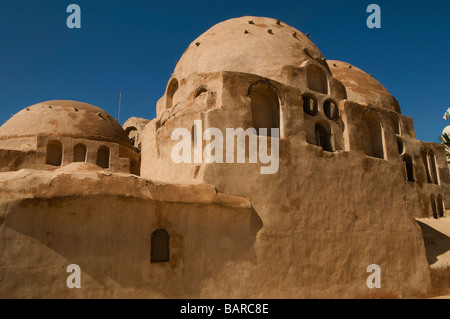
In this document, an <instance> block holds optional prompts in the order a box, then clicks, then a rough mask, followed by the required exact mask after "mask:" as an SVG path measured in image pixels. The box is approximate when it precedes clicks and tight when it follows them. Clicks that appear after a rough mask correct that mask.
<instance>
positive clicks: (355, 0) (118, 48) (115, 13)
mask: <svg viewBox="0 0 450 319" xmlns="http://www.w3.org/2000/svg"><path fill="white" fill-rule="evenodd" d="M71 3H75V4H78V5H79V6H80V7H81V26H82V28H81V29H69V28H67V26H66V19H67V17H68V16H69V13H66V8H67V6H68V5H69V4H71ZM371 3H375V4H378V5H379V6H380V7H381V29H369V28H367V26H366V19H367V17H368V15H369V13H366V8H367V6H368V5H369V4H371ZM244 15H255V16H266V17H272V18H276V19H281V20H282V21H283V22H285V23H287V24H289V25H291V26H293V27H295V28H297V29H299V30H300V31H302V32H304V33H307V32H308V33H310V39H311V40H312V41H313V42H314V43H315V44H316V45H317V46H318V48H319V49H320V50H321V51H322V53H323V55H324V56H325V57H326V58H327V59H329V60H332V59H335V60H341V61H346V62H349V63H351V64H353V65H355V66H357V67H359V68H361V69H363V70H364V71H366V72H367V73H371V74H373V75H374V77H375V78H376V79H377V80H379V81H380V82H381V83H382V84H383V85H384V86H385V87H386V88H387V89H388V90H389V91H390V93H391V94H392V95H394V96H395V97H396V98H397V100H398V101H399V103H400V107H401V109H402V113H403V114H405V115H407V116H411V117H412V118H413V120H414V124H415V128H416V134H417V137H418V138H419V139H421V140H424V141H430V142H436V141H437V136H438V135H440V134H441V132H442V129H443V128H444V127H445V126H446V125H450V120H448V121H445V120H443V118H442V116H443V115H444V112H445V110H446V109H447V108H448V107H450V98H449V95H450V1H449V0H427V1H414V0H411V1H400V0H390V1H384V0H383V1H376V0H373V1H365V0H346V1H343V0H309V1H303V0H295V1H282V0H281V1H274V0H272V1H267V0H260V1H235V0H226V1H178V0H172V1H157V2H153V1H148V0H146V1H125V0H108V1H106V0H71V1H65V0H40V1H37V0H28V1H25V0H2V1H1V6H0V45H1V47H0V124H3V122H4V121H6V120H7V119H8V118H9V117H10V116H11V114H14V113H16V112H18V111H19V110H21V109H23V108H25V107H26V106H28V105H31V104H35V103H38V102H42V101H46V100H53V99H70V100H77V101H83V102H87V103H91V104H94V105H96V106H99V107H101V108H103V109H105V110H106V111H107V112H109V113H110V114H111V115H113V116H115V117H116V118H117V114H118V112H117V111H118V100H119V92H120V90H123V99H122V113H121V118H120V122H121V124H122V123H123V122H124V121H125V120H126V119H128V118H129V117H131V116H138V117H143V118H147V119H153V118H154V117H155V106H156V101H157V100H158V99H159V98H160V97H161V96H162V95H163V93H164V89H165V86H166V84H167V80H168V79H169V77H170V75H171V73H172V72H173V69H174V67H175V61H177V60H178V59H179V58H180V57H181V55H182V54H183V52H184V50H185V49H186V48H187V47H188V45H189V44H190V43H191V42H192V41H193V40H194V39H195V38H196V37H198V36H199V35H200V34H202V33H203V32H204V31H206V30H207V29H208V28H210V27H211V26H213V25H214V24H216V23H219V22H221V21H223V20H226V19H229V18H233V17H239V16H244Z"/></svg>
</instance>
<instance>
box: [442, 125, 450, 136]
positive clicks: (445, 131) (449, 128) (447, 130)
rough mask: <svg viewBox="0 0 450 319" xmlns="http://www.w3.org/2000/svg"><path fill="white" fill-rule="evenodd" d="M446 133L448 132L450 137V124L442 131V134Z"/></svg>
mask: <svg viewBox="0 0 450 319" xmlns="http://www.w3.org/2000/svg"><path fill="white" fill-rule="evenodd" d="M444 134H447V135H448V137H450V125H448V126H446V127H445V128H444V130H443V131H442V136H444Z"/></svg>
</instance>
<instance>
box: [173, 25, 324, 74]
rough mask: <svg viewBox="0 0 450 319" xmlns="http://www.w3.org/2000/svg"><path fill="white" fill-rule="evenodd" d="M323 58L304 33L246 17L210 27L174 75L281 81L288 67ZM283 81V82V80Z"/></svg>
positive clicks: (191, 48) (187, 54)
mask: <svg viewBox="0 0 450 319" xmlns="http://www.w3.org/2000/svg"><path fill="white" fill-rule="evenodd" d="M321 58H323V56H322V54H321V53H320V51H319V49H318V48H317V47H316V46H315V45H314V44H313V43H312V42H311V41H310V40H309V39H308V37H306V36H305V35H304V34H303V33H301V32H300V31H298V30H296V29H295V28H293V27H291V26H289V25H287V24H285V23H283V22H279V23H277V20H275V19H271V18H264V17H251V16H245V17H240V18H234V19H230V20H226V21H224V22H221V23H219V24H216V25H215V26H213V27H211V28H210V29H209V30H207V31H206V32H205V33H203V34H202V35H201V36H199V37H198V38H197V39H196V40H194V41H193V42H192V43H191V44H190V45H189V47H188V48H187V50H186V51H185V52H184V54H183V56H182V57H181V59H180V61H179V62H178V64H177V66H176V67H175V71H174V76H176V77H177V78H178V79H179V80H180V79H182V78H187V77H188V76H189V75H190V74H193V73H216V72H221V71H234V72H244V73H251V74H256V75H260V76H263V77H266V78H270V79H274V80H277V81H280V79H282V76H281V74H282V72H283V71H284V70H283V68H284V67H285V66H300V65H301V64H302V63H303V62H304V61H306V60H311V59H321ZM281 82H282V81H281Z"/></svg>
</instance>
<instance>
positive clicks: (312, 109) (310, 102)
mask: <svg viewBox="0 0 450 319" xmlns="http://www.w3.org/2000/svg"><path fill="white" fill-rule="evenodd" d="M303 111H304V112H305V113H306V114H308V115H311V116H314V115H316V114H317V102H316V100H315V99H314V98H313V97H311V96H309V95H304V96H303Z"/></svg>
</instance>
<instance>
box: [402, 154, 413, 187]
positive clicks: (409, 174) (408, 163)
mask: <svg viewBox="0 0 450 319" xmlns="http://www.w3.org/2000/svg"><path fill="white" fill-rule="evenodd" d="M403 167H404V169H405V174H406V179H407V180H408V182H414V166H413V161H412V158H411V156H409V154H405V155H403Z"/></svg>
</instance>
